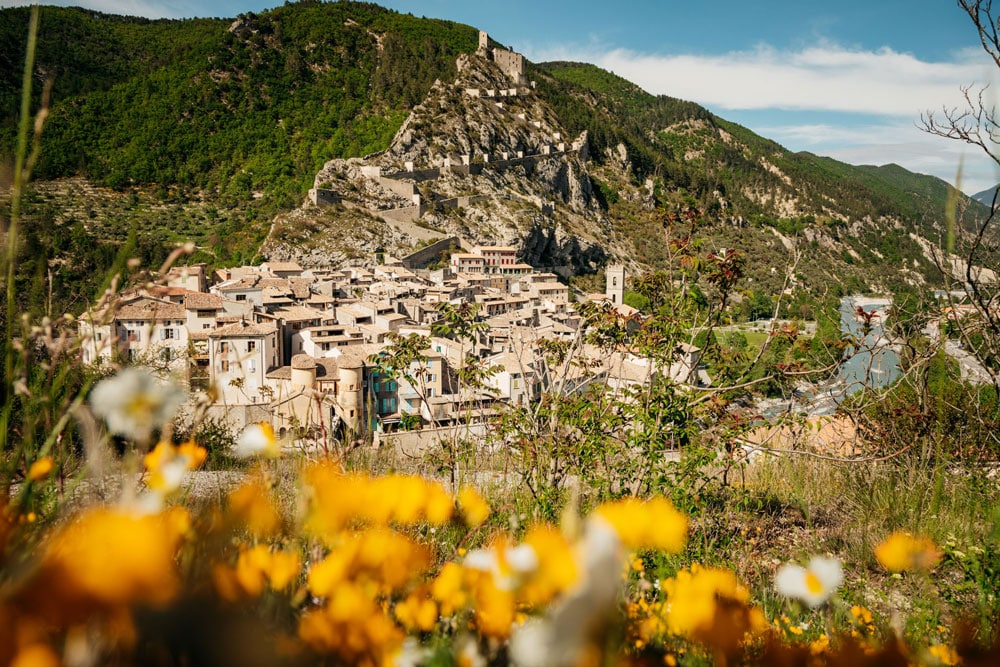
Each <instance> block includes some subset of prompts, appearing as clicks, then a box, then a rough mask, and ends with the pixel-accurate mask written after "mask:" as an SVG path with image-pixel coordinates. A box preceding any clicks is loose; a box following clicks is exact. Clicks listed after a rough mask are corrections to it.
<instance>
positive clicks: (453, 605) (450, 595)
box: [431, 563, 468, 616]
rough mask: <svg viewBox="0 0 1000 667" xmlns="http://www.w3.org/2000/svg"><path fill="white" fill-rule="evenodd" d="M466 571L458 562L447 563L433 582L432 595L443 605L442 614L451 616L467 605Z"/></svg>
mask: <svg viewBox="0 0 1000 667" xmlns="http://www.w3.org/2000/svg"><path fill="white" fill-rule="evenodd" d="M464 576H465V575H464V571H463V570H462V566H461V565H459V564H457V563H445V566H444V567H442V568H441V571H440V572H439V573H438V575H437V577H435V578H434V581H433V583H432V584H431V595H432V596H433V597H434V599H435V600H437V601H438V603H439V604H440V605H441V615H442V616H451V615H452V614H454V613H455V612H456V611H457V610H459V609H461V608H462V607H464V606H465V603H466V601H467V600H468V595H467V594H466V592H465V587H464V584H463V581H464Z"/></svg>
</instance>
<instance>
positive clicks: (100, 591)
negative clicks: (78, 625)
mask: <svg viewBox="0 0 1000 667" xmlns="http://www.w3.org/2000/svg"><path fill="white" fill-rule="evenodd" d="M180 537H181V535H180V533H179V532H178V531H177V530H176V529H175V527H174V522H172V521H170V520H168V519H165V518H164V517H163V516H159V515H146V516H136V515H134V514H130V513H127V512H122V511H117V510H112V509H103V508H102V509H97V510H93V511H90V512H87V513H86V514H83V515H82V516H80V517H78V518H77V519H76V520H75V521H73V522H72V523H70V524H68V525H66V526H64V527H63V528H61V529H59V530H58V531H56V533H55V534H54V535H53V536H52V538H51V539H50V541H49V542H48V544H47V545H46V546H45V547H44V549H43V552H42V555H41V559H40V560H41V565H40V566H39V569H38V571H37V572H36V574H35V576H34V577H33V578H32V579H31V580H29V581H28V582H27V585H26V586H25V588H24V591H23V596H24V597H26V598H28V599H29V600H30V604H31V605H33V606H37V607H38V608H39V609H40V611H42V612H43V614H44V615H45V616H47V617H48V618H50V619H53V620H56V621H57V622H58V621H62V622H69V621H77V622H79V621H82V620H85V619H87V618H88V617H90V616H91V614H93V613H95V612H96V611H98V610H111V609H114V608H124V607H127V606H130V605H134V604H147V605H161V604H165V603H167V602H169V601H170V600H171V599H172V598H173V597H174V595H175V594H176V593H177V590H178V587H179V581H178V578H177V572H176V567H175V565H174V556H175V554H176V551H177V547H178V544H179V542H180Z"/></svg>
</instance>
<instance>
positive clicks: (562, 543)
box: [519, 526, 579, 607]
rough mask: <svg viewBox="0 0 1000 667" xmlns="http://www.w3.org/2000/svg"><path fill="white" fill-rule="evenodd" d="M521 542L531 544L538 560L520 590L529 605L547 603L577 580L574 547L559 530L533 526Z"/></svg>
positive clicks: (577, 570)
mask: <svg viewBox="0 0 1000 667" xmlns="http://www.w3.org/2000/svg"><path fill="white" fill-rule="evenodd" d="M524 544H526V545H528V546H530V547H531V548H532V550H533V551H534V554H535V556H536V558H537V560H538V565H537V567H536V568H535V569H534V571H533V572H532V573H531V574H530V575H529V576H528V577H527V579H526V581H525V582H524V585H523V586H522V588H521V591H520V593H519V597H520V599H521V600H523V601H524V602H525V603H526V604H527V605H528V606H531V607H537V606H541V605H544V604H547V603H548V602H549V601H551V600H552V598H553V597H555V596H556V595H559V594H560V593H563V592H565V591H567V590H569V589H570V587H572V586H573V585H574V584H575V583H576V582H577V580H578V579H579V568H578V567H577V564H576V558H575V555H574V553H573V548H572V547H571V546H570V544H569V542H567V541H566V538H565V537H564V536H563V534H562V533H560V532H559V531H558V530H556V529H555V528H552V527H551V526H535V527H533V528H531V529H530V530H529V531H528V533H527V534H526V535H525V536H524Z"/></svg>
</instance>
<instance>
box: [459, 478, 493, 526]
mask: <svg viewBox="0 0 1000 667" xmlns="http://www.w3.org/2000/svg"><path fill="white" fill-rule="evenodd" d="M458 506H459V508H460V509H461V510H462V516H463V517H464V518H465V523H466V524H467V525H468V526H469V527H470V528H476V527H477V526H479V525H480V524H482V523H483V522H484V521H486V519H488V518H489V516H490V506H489V503H487V502H486V501H485V500H483V497H482V496H480V495H479V493H478V492H477V491H476V490H475V489H473V488H472V487H470V486H467V487H465V488H464V489H462V490H461V491H459V492H458Z"/></svg>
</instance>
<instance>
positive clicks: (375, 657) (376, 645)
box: [298, 583, 403, 665]
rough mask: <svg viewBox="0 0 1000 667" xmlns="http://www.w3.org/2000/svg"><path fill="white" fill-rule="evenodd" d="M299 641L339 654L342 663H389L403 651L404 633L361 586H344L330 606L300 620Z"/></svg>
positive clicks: (329, 652) (320, 651)
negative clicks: (391, 658)
mask: <svg viewBox="0 0 1000 667" xmlns="http://www.w3.org/2000/svg"><path fill="white" fill-rule="evenodd" d="M298 634H299V638H300V639H301V640H302V641H304V642H305V643H306V644H308V645H309V646H310V647H311V648H312V649H313V650H314V651H317V652H319V653H326V654H331V655H336V656H338V657H339V663H343V664H351V665H360V664H371V665H379V664H387V661H388V659H389V658H390V657H391V656H393V655H395V654H396V653H398V652H399V649H400V647H401V646H402V644H403V633H402V632H401V631H400V630H399V628H397V627H396V624H395V623H393V622H392V620H391V619H390V618H388V617H387V616H386V615H385V612H384V611H382V609H381V608H380V606H379V605H378V604H377V603H376V601H375V600H374V599H373V598H372V597H371V596H370V595H368V594H366V592H365V591H364V590H362V589H361V588H360V587H359V586H357V585H355V584H352V583H344V584H342V585H340V586H338V587H337V588H336V590H335V591H333V593H332V596H331V597H330V598H329V599H328V600H327V603H326V605H324V606H323V607H320V608H318V609H312V610H309V611H307V612H305V613H304V614H303V615H302V617H301V618H300V619H299V631H298Z"/></svg>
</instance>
